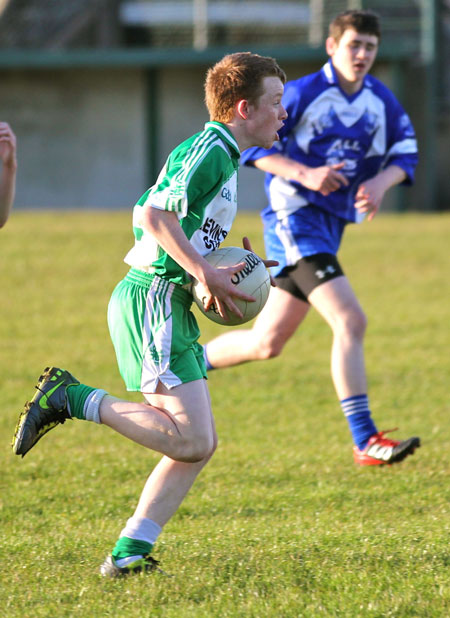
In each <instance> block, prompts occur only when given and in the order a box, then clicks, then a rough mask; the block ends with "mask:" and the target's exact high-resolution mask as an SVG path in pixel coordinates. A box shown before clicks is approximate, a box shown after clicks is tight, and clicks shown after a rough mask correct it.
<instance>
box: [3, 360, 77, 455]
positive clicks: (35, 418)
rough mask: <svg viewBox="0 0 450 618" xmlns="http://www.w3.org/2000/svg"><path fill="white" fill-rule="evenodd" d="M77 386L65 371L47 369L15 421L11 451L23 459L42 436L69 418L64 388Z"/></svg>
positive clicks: (55, 368) (54, 368)
mask: <svg viewBox="0 0 450 618" xmlns="http://www.w3.org/2000/svg"><path fill="white" fill-rule="evenodd" d="M76 384H79V382H78V380H76V379H75V378H74V377H73V376H72V375H71V374H70V373H69V372H68V371H65V370H64V369H58V368H57V367H47V368H46V369H45V371H44V373H43V374H42V375H41V377H40V378H39V382H38V384H37V385H36V388H37V391H36V393H35V394H34V397H33V399H32V400H31V401H28V402H27V403H26V404H25V409H24V411H23V412H22V414H21V415H20V417H19V422H18V423H17V427H16V431H15V433H14V438H13V441H12V447H13V451H14V453H15V454H16V455H22V457H23V456H24V455H26V453H28V451H29V450H30V449H31V448H32V447H33V446H34V445H35V444H36V442H38V441H39V440H40V439H41V438H42V436H43V435H45V434H46V433H47V431H50V429H53V427H56V425H58V424H59V423H64V422H65V421H66V419H68V418H71V416H70V413H69V410H68V406H67V392H66V389H67V387H68V386H75V385H76Z"/></svg>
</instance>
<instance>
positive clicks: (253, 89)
mask: <svg viewBox="0 0 450 618" xmlns="http://www.w3.org/2000/svg"><path fill="white" fill-rule="evenodd" d="M264 77H279V78H280V80H281V81H282V82H283V84H284V83H285V82H286V75H285V73H284V71H283V70H282V69H280V67H279V66H278V64H277V62H276V60H274V58H270V57H268V56H259V55H258V54H252V53H251V52H238V53H235V54H228V55H227V56H224V57H223V58H222V60H219V62H217V63H216V64H215V65H214V66H213V67H211V68H210V69H209V70H208V72H207V74H206V80H205V103H206V107H207V108H208V112H209V116H210V118H211V120H216V121H217V122H230V121H231V119H232V118H233V112H234V106H235V105H236V103H237V102H238V101H240V100H241V99H246V100H247V101H249V102H250V103H252V104H256V103H257V101H258V98H259V97H260V96H261V94H262V93H263V85H262V80H263V79H264Z"/></svg>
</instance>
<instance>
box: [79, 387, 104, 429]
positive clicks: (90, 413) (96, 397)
mask: <svg viewBox="0 0 450 618" xmlns="http://www.w3.org/2000/svg"><path fill="white" fill-rule="evenodd" d="M105 395H107V392H106V391H104V390H103V389H101V388H96V389H95V390H94V391H92V393H90V394H89V396H88V397H87V399H86V401H85V402H84V409H83V413H84V417H85V419H86V420H87V421H92V422H94V423H99V424H100V423H101V422H102V421H101V420H100V403H101V401H102V399H103V397H104V396H105Z"/></svg>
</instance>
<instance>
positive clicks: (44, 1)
mask: <svg viewBox="0 0 450 618" xmlns="http://www.w3.org/2000/svg"><path fill="white" fill-rule="evenodd" d="M354 8H364V9H367V8H370V9H372V10H374V11H376V12H377V13H378V14H379V16H380V17H381V24H382V44H381V48H380V52H379V55H378V59H377V61H376V65H375V68H374V69H373V71H372V73H373V74H374V75H375V76H376V77H378V78H380V79H381V80H383V81H384V82H385V83H386V84H387V85H388V86H389V87H390V88H391V89H392V90H393V91H394V93H395V94H396V96H397V97H398V98H399V100H400V101H401V102H402V104H403V106H404V107H405V109H406V110H407V112H408V113H409V115H410V117H411V120H412V122H413V124H414V126H415V129H416V132H417V137H418V141H419V150H420V163H419V167H418V170H417V181H416V185H415V186H414V188H413V189H412V190H411V189H406V190H405V189H403V188H401V187H400V188H397V189H395V190H393V191H392V192H391V193H390V195H389V197H388V199H387V203H386V204H385V205H384V206H385V210H394V211H404V210H415V211H442V210H448V209H449V208H450V173H449V171H448V159H449V150H450V148H449V146H450V62H449V60H450V0H395V1H392V0H372V1H370V2H366V1H365V0H328V1H327V0H291V1H289V0H276V1H275V0H246V1H243V0H234V1H231V0H179V1H176V0H159V1H158V0H121V1H120V0H0V120H3V121H6V122H9V123H10V125H11V126H12V128H13V130H14V131H15V133H16V135H17V137H18V158H19V171H18V181H17V196H16V206H15V208H17V209H20V208H27V209H29V208H52V209H53V208H58V209H68V208H84V209H88V208H129V207H131V206H132V205H133V204H134V203H135V201H136V199H137V198H138V197H139V196H140V195H141V194H142V193H143V192H144V191H145V190H146V189H147V188H148V187H149V186H150V185H151V184H152V183H153V182H154V180H155V179H156V176H157V173H158V171H159V169H160V167H161V166H162V165H163V163H164V160H165V158H166V156H167V155H168V153H169V152H170V150H171V149H172V148H173V147H174V146H176V145H177V144H178V143H179V142H180V141H181V140H182V139H184V138H186V137H188V136H190V135H191V134H192V133H194V132H196V131H198V130H201V129H202V128H203V125H204V123H205V121H207V120H208V117H207V113H206V109H205V107H204V103H203V80H204V76H205V72H206V70H207V68H208V66H210V65H211V64H213V63H214V62H215V61H216V60H218V59H219V58H221V57H222V56H223V55H224V54H226V53H230V52H233V51H253V52H256V53H261V54H264V55H270V56H273V57H275V58H276V59H277V60H278V62H279V63H280V65H281V66H282V67H283V68H284V70H285V71H286V73H287V75H288V79H294V78H297V77H299V76H301V75H303V74H305V73H309V72H312V71H315V70H318V69H319V68H320V67H321V66H322V64H324V62H326V60H327V55H326V53H325V48H324V41H325V38H326V36H327V27H328V23H329V21H330V20H331V19H332V18H333V17H334V16H335V15H336V14H337V13H339V12H341V11H343V10H346V9H354ZM239 202H240V207H241V208H244V209H259V208H261V207H263V206H264V205H265V197H264V192H263V187H262V176H261V175H260V172H258V171H256V170H251V169H242V171H241V178H240V187H239Z"/></svg>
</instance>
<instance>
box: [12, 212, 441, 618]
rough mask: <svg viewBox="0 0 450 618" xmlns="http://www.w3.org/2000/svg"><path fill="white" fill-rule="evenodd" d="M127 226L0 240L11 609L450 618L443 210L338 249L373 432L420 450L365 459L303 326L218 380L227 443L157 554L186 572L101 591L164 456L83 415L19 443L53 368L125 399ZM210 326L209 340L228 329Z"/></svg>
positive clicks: (174, 570) (108, 584) (318, 331)
mask: <svg viewBox="0 0 450 618" xmlns="http://www.w3.org/2000/svg"><path fill="white" fill-rule="evenodd" d="M130 229H131V220H130V215H129V213H113V214H110V213H91V212H83V213H65V214H63V213H55V212H54V213H43V214H42V213H40V214H37V213H23V212H22V213H21V212H16V213H14V216H13V217H12V218H11V220H10V221H9V222H8V224H7V226H6V227H5V229H4V230H2V231H1V232H0V243H1V256H2V261H1V268H0V285H1V289H2V303H1V319H0V337H1V355H0V381H1V388H0V405H1V415H0V444H1V445H2V448H1V449H0V465H1V477H0V517H1V532H0V539H1V542H0V561H1V562H0V563H1V565H2V568H1V570H0V607H1V608H2V615H3V616H6V617H7V618H10V617H11V618H12V617H16V616H17V617H19V616H20V617H23V616H32V617H33V618H35V617H43V616H46V617H47V616H52V617H56V618H59V617H75V616H76V617H78V616H79V617H103V616H132V617H135V616H139V617H141V616H142V617H147V616H163V617H171V618H175V617H176V618H188V617H189V618H191V617H192V618H202V617H205V618H209V617H216V616H217V617H221V618H225V617H245V618H266V617H277V618H278V617H281V618H285V617H286V618H288V617H289V618H290V617H300V616H302V617H307V618H310V617H311V618H315V617H317V616H341V617H345V618H347V617H360V616H369V617H379V618H384V617H386V616H396V617H406V616H408V617H410V616H417V617H421V618H422V617H426V618H428V617H448V616H450V592H449V566H450V558H449V548H448V541H449V531H450V507H449V504H450V489H449V480H450V459H449V452H450V426H449V425H450V424H449V375H450V354H449V350H450V329H449V324H450V303H449V299H450V289H449V277H448V264H449V262H448V246H449V239H450V216H449V215H448V214H446V215H427V216H425V215H424V216H421V215H404V216H398V215H384V216H379V217H378V218H377V219H375V220H374V221H373V222H372V223H370V224H368V223H364V224H363V225H362V226H359V227H356V226H352V228H351V229H349V230H348V233H347V237H346V240H345V242H344V247H343V250H342V253H341V261H342V262H343V264H344V266H345V268H346V273H347V274H348V276H349V277H350V280H351V281H352V283H353V285H354V288H355V289H356V291H357V294H358V296H359V298H360V299H361V302H362V304H363V306H364V308H365V310H366V312H367V314H368V318H369V330H368V335H367V343H366V355H367V366H368V372H369V376H370V394H371V401H372V410H373V414H374V418H375V420H376V421H377V424H378V426H379V428H380V429H389V428H391V427H396V426H397V425H398V426H400V431H399V432H398V435H399V436H404V437H408V436H410V435H419V436H421V438H422V448H421V449H419V450H418V451H417V452H416V454H415V455H414V456H413V457H410V458H408V459H407V460H406V461H405V462H404V463H403V464H400V465H398V466H393V467H385V468H380V469H367V468H363V469H358V468H356V467H355V466H354V465H353V462H352V454H351V441H350V438H349V434H348V429H347V426H346V423H345V420H344V419H343V416H342V413H341V412H340V410H339V407H338V404H337V401H336V398H335V395H334V391H333V388H332V385H331V380H330V375H329V350H330V343H331V337H330V332H329V330H328V327H327V326H326V325H325V324H324V323H323V322H322V321H321V320H320V319H319V318H318V316H317V315H313V314H311V315H310V316H309V317H308V319H307V321H306V323H305V324H304V325H303V327H302V328H301V329H300V330H299V331H298V333H297V334H296V336H295V337H294V338H293V339H292V340H291V341H290V342H289V344H288V346H287V347H286V349H285V352H284V353H283V355H282V356H281V357H280V358H278V359H274V360H271V361H267V362H265V363H259V364H258V363H254V364H250V365H246V366H242V367H237V368H233V369H228V370H224V371H220V372H219V371H217V372H214V373H212V374H211V376H210V380H209V383H210V389H211V393H212V399H213V407H214V411H215V417H216V421H217V427H218V433H219V438H220V445H219V449H218V451H217V453H216V455H215V457H214V458H213V460H212V461H211V463H210V464H209V465H208V466H207V467H206V468H205V470H204V471H203V473H202V475H201V476H200V477H199V479H198V481H197V483H196V484H195V485H194V487H193V489H192V491H191V493H190V494H189V496H188V497H187V499H186V501H185V502H184V504H183V505H182V507H181V509H180V510H179V511H178V513H177V514H176V515H175V517H174V518H173V519H172V520H171V521H170V522H169V524H168V525H167V527H166V529H165V531H164V534H163V535H162V536H161V537H160V539H161V540H160V542H158V545H157V548H156V552H155V557H157V558H158V559H160V560H161V562H162V565H163V568H164V569H165V570H166V571H168V572H169V573H171V574H173V575H174V577H173V578H170V579H169V578H165V577H162V576H158V575H151V576H147V577H134V578H129V579H127V580H120V581H109V580H108V581H105V580H103V579H101V578H100V576H99V575H98V574H97V573H98V566H99V564H100V563H101V562H102V561H103V559H104V557H105V555H106V554H107V553H108V552H109V551H110V549H111V547H112V545H113V544H114V542H115V540H116V536H117V534H118V532H119V531H120V529H121V527H122V525H123V523H124V521H125V520H126V519H127V518H128V517H129V516H130V514H131V513H132V511H133V509H134V506H135V504H136V500H137V497H138V495H139V493H140V490H141V488H142V486H143V483H144V480H145V478H146V477H147V475H148V474H149V472H150V470H151V469H152V467H153V466H154V464H155V463H156V462H157V459H158V458H157V456H156V455H154V454H153V453H151V452H148V451H146V450H145V449H144V448H142V447H139V446H137V445H134V444H133V443H131V442H127V441H126V440H125V439H124V438H122V437H121V436H119V435H116V434H114V433H112V432H111V431H110V430H108V429H107V428H105V427H99V426H94V425H93V424H91V423H83V422H81V421H73V422H68V423H66V424H65V425H64V427H58V428H57V429H55V430H54V431H52V432H51V433H50V434H49V435H48V436H45V437H44V438H43V440H42V441H41V442H40V443H39V445H38V446H37V447H36V448H35V449H33V451H32V452H31V453H30V454H28V455H27V456H26V457H25V458H24V459H20V458H19V457H16V456H14V455H13V454H12V451H11V449H10V440H11V437H12V434H13V430H14V426H15V423H16V420H17V417H18V414H19V412H20V411H21V409H22V407H23V403H24V402H25V400H26V399H29V398H30V397H31V396H32V394H33V386H34V384H35V383H36V379H37V377H38V376H39V374H40V373H41V371H42V369H43V368H44V367H45V366H46V365H47V364H56V365H60V366H63V367H65V368H68V369H70V371H72V372H73V373H74V375H75V376H77V377H78V378H79V379H81V380H82V381H83V382H85V383H87V384H91V385H93V386H101V387H103V388H105V389H107V390H108V391H110V392H111V393H113V394H115V395H118V396H123V397H125V396H126V393H125V390H124V387H123V384H122V381H121V378H120V376H119V374H118V371H117V368H116V362H115V357H114V353H113V349H112V345H111V343H110V340H109V335H108V332H107V326H106V306H107V302H108V299H109V296H110V293H111V290H112V289H113V287H114V285H115V284H116V282H117V281H118V280H119V279H120V278H121V276H122V275H123V274H124V273H125V272H126V266H125V264H123V263H122V257H123V255H124V254H125V253H126V251H127V250H128V248H129V247H130V246H131V242H132V239H131V231H130ZM244 233H247V234H250V237H251V238H252V240H253V244H254V248H255V249H258V250H260V251H261V250H262V247H261V242H260V236H261V234H260V224H259V219H258V217H257V215H250V214H246V215H240V216H239V218H238V220H237V222H236V225H235V229H234V233H233V235H232V237H229V242H227V244H240V238H241V236H242V235H243V234H244ZM199 321H200V323H201V325H202V329H203V332H204V335H203V339H202V340H203V341H206V340H207V339H208V338H210V337H212V336H213V335H215V334H217V333H219V332H222V331H223V327H220V326H217V325H215V324H213V323H211V322H207V321H206V319H205V318H203V317H201V318H200V319H199ZM395 435H397V434H394V436H395Z"/></svg>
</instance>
